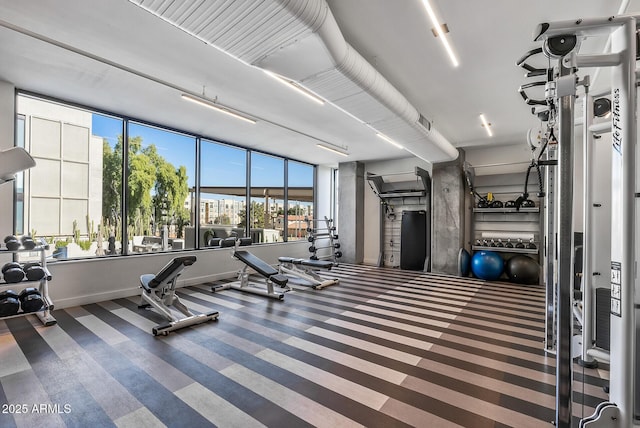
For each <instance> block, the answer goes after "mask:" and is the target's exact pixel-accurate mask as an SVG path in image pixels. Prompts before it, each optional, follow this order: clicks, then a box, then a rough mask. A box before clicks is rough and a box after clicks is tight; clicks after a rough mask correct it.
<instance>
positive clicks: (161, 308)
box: [138, 256, 219, 336]
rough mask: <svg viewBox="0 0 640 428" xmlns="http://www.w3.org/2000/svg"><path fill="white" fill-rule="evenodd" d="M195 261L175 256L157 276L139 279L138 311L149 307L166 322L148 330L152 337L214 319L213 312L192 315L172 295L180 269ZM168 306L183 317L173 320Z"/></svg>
mask: <svg viewBox="0 0 640 428" xmlns="http://www.w3.org/2000/svg"><path fill="white" fill-rule="evenodd" d="M195 262H196V256H184V257H176V258H174V259H173V260H171V261H170V262H169V263H167V264H166V265H165V267H163V268H162V270H161V271H160V272H158V273H157V274H155V275H154V274H145V275H142V276H141V277H140V288H142V295H141V296H140V305H139V306H138V308H141V309H142V308H149V307H151V308H152V309H154V310H155V311H156V312H158V313H159V314H160V315H162V316H163V317H165V318H166V319H167V320H168V322H166V323H164V324H160V325H157V326H155V327H154V328H153V329H152V330H151V331H152V333H153V335H154V336H157V335H158V334H162V335H165V336H166V335H167V334H169V332H170V331H173V330H177V329H179V328H184V327H188V326H191V325H195V324H201V323H203V322H206V321H210V320H216V319H217V318H218V315H219V314H218V312H217V311H212V312H208V313H206V314H199V315H195V314H193V313H192V312H191V311H190V310H189V309H188V308H187V307H186V306H185V305H184V304H183V303H182V302H181V301H180V298H179V297H178V296H176V294H175V289H176V280H177V279H178V277H179V276H180V274H181V273H182V271H183V270H184V269H186V268H187V267H189V266H191V265H192V264H194V263H195ZM171 306H173V308H175V309H177V310H178V311H180V312H181V313H182V314H183V315H184V317H182V318H178V317H176V316H175V315H174V313H175V312H172V311H171V308H170V307H171Z"/></svg>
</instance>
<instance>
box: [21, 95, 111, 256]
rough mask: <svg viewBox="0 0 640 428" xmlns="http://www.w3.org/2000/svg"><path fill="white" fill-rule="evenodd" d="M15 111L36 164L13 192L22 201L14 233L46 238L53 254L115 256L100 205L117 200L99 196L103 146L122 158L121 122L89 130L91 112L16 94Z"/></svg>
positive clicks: (105, 218)
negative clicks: (22, 124) (118, 137)
mask: <svg viewBox="0 0 640 428" xmlns="http://www.w3.org/2000/svg"><path fill="white" fill-rule="evenodd" d="M17 112H18V115H19V121H18V123H19V125H20V120H22V121H23V123H24V126H23V127H22V130H19V133H20V134H21V136H20V138H21V139H22V140H23V144H24V147H25V148H26V149H27V150H28V151H29V152H30V154H31V156H32V157H33V158H34V159H35V161H36V166H35V167H33V168H31V169H30V170H28V171H27V172H26V173H25V174H24V182H23V191H22V196H21V195H20V191H19V190H20V189H17V192H16V197H17V198H18V199H19V198H20V197H22V203H17V204H16V207H15V208H16V213H15V218H16V227H15V232H16V233H18V234H21V233H25V234H26V233H28V234H32V235H34V236H35V237H36V238H44V239H46V240H47V241H48V242H49V244H50V246H51V251H52V253H53V255H54V256H55V257H57V258H73V257H86V256H95V255H106V254H116V253H117V251H116V250H115V249H114V248H113V247H114V245H113V241H115V239H112V245H111V246H110V245H109V232H108V230H109V228H110V227H112V226H113V224H111V223H110V222H109V218H108V217H103V211H104V210H105V207H104V206H105V204H106V205H112V206H113V207H114V208H115V210H117V209H118V207H119V206H120V205H119V204H120V201H118V200H113V199H109V198H106V199H103V192H104V187H103V184H105V182H106V180H107V179H106V178H105V177H103V172H104V159H103V157H104V155H105V151H106V150H107V148H108V150H110V152H111V153H112V155H113V156H114V157H116V158H117V157H120V158H121V157H122V155H121V152H120V153H118V150H120V151H121V146H120V148H118V147H117V142H116V140H117V136H118V135H119V134H121V133H122V120H120V119H113V118H107V119H105V120H106V121H111V123H110V126H105V127H104V128H101V129H94V116H96V115H94V114H92V113H91V112H88V111H86V110H82V109H77V108H73V107H70V106H67V105H62V104H58V103H53V102H48V101H44V100H40V99H36V98H32V97H27V96H19V97H18V100H17ZM20 118H22V119H20ZM107 129H108V131H107ZM94 131H95V132H94ZM96 133H99V134H103V135H96ZM110 248H112V250H113V251H112V252H110V251H109V249H110Z"/></svg>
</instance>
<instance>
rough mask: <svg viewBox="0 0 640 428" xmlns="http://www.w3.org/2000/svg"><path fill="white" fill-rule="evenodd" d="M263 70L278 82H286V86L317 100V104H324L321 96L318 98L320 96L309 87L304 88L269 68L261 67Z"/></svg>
mask: <svg viewBox="0 0 640 428" xmlns="http://www.w3.org/2000/svg"><path fill="white" fill-rule="evenodd" d="M263 71H264V72H265V73H267V74H268V75H269V76H271V77H273V78H274V79H276V80H277V81H278V82H280V83H284V84H286V85H287V86H288V87H290V88H292V89H294V90H296V91H297V92H298V93H300V94H302V95H304V96H305V97H307V98H309V99H311V100H313V101H315V102H317V103H318V104H324V100H323V99H322V98H320V96H318V95H316V94H314V93H313V92H311V91H310V90H309V89H307V88H305V87H304V86H302V85H301V84H299V83H298V82H295V81H293V80H291V79H287V78H286V77H283V76H280V75H279V74H276V73H274V72H271V71H269V70H264V69H263Z"/></svg>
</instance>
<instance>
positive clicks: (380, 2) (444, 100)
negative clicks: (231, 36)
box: [0, 0, 640, 165]
mask: <svg viewBox="0 0 640 428" xmlns="http://www.w3.org/2000/svg"><path fill="white" fill-rule="evenodd" d="M157 1H164V3H171V2H172V1H173V0H157ZM235 2H236V3H239V4H241V6H242V7H249V6H250V5H252V4H256V3H262V1H260V0H253V1H251V0H243V1H241V0H235ZM327 3H328V5H329V8H330V11H331V13H332V14H333V16H334V17H335V20H336V22H337V24H338V26H339V28H340V30H341V32H342V35H343V36H344V39H345V40H346V42H347V43H348V44H349V45H351V46H352V47H353V48H354V49H355V50H356V51H357V52H358V53H359V54H360V55H361V56H362V57H364V59H366V60H367V61H368V62H369V63H370V64H371V65H372V66H373V67H374V68H375V69H376V70H377V71H378V72H379V73H380V74H381V75H382V76H384V78H385V79H386V80H387V81H388V82H390V83H391V85H393V86H394V87H395V88H396V89H397V90H398V91H399V92H400V93H401V94H402V95H404V97H405V98H406V99H407V100H408V101H409V103H410V104H411V105H412V106H413V107H415V109H416V110H417V111H418V112H419V113H421V114H422V115H423V116H424V117H425V118H427V119H428V120H429V121H430V122H431V125H432V127H433V128H435V129H437V131H438V132H439V133H440V134H442V136H443V137H444V138H445V139H446V140H448V141H449V142H450V143H451V144H453V146H455V147H471V146H473V147H491V146H497V145H504V144H520V143H522V144H524V141H525V135H526V130H527V129H528V128H530V127H532V126H536V125H537V121H536V119H535V118H534V117H533V116H532V115H531V114H530V112H529V107H527V106H526V105H525V104H524V102H523V101H522V99H521V98H520V96H519V94H518V93H517V89H518V87H519V85H521V84H522V83H525V82H526V80H525V79H524V77H523V76H524V71H523V70H522V69H520V68H518V67H516V66H515V62H516V60H517V59H518V58H519V57H521V56H522V55H523V54H524V53H525V52H526V51H528V50H529V49H532V48H534V47H537V46H538V45H537V44H535V43H533V42H532V40H531V39H532V34H533V31H534V29H535V26H536V25H537V24H538V23H540V22H545V21H556V20H564V19H575V18H587V17H597V16H609V15H616V14H618V10H619V8H620V7H621V5H622V7H624V8H625V9H626V11H627V13H634V12H640V0H631V1H630V2H627V1H625V0H622V1H621V2H620V1H617V0H616V1H606V2H605V1H601V0H563V1H558V0H536V1H534V2H515V1H513V0H477V1H462V0H432V3H433V4H434V7H435V8H436V11H437V13H438V14H439V16H440V17H441V19H442V20H443V21H444V22H446V23H447V25H448V27H449V30H450V33H449V35H448V37H449V39H450V41H451V43H452V45H453V47H454V49H455V51H456V53H457V55H458V58H459V60H460V66H458V67H457V68H454V67H452V66H451V64H450V62H449V60H448V58H447V56H446V54H445V52H444V50H443V49H442V47H441V45H440V44H439V41H438V40H437V39H436V38H435V37H434V36H433V35H432V33H431V24H430V23H429V21H428V17H427V15H426V13H425V11H424V8H423V6H422V2H421V1H420V0H403V1H402V2H397V1H393V2H392V1H388V0H327ZM605 42H606V40H604V39H590V40H585V41H584V42H583V44H582V48H581V49H582V50H581V52H590V53H596V52H602V51H603V49H604V46H605ZM0 57H1V58H2V61H0V79H2V80H6V81H8V82H11V83H13V84H14V85H15V86H16V87H17V88H19V89H23V90H27V91H31V92H35V93H40V94H44V95H47V96H50V97H54V98H59V99H61V100H65V101H69V102H73V103H77V104H81V105H86V106H90V107H92V108H97V109H100V110H104V111H107V112H114V113H117V114H122V115H126V116H130V117H133V118H137V119H141V120H145V121H149V122H153V123H158V124H162V125H166V126H169V127H172V128H175V129H180V130H183V131H186V132H191V133H197V134H199V135H203V136H207V137H209V138H212V139H216V140H219V141H224V142H229V143H233V144H238V145H241V146H245V147H250V148H254V149H257V150H262V151H266V152H269V153H273V154H278V155H283V156H287V157H290V158H293V159H297V160H301V161H306V162H310V163H314V164H326V165H336V164H337V163H338V162H344V161H355V160H361V161H368V160H381V159H393V158H402V157H408V156H411V153H409V152H407V151H405V150H402V149H398V148H396V147H394V146H392V145H390V144H388V143H387V142H385V141H383V140H381V139H380V138H377V137H376V135H375V131H373V130H372V129H371V128H370V127H368V126H366V125H365V124H363V123H362V121H361V120H357V119H356V118H354V117H352V116H351V115H349V114H347V113H345V111H344V110H342V109H340V108H338V107H337V106H336V105H333V104H331V103H326V104H324V105H319V104H317V103H314V102H312V101H310V100H309V99H307V98H306V97H303V96H301V95H300V94H298V93H297V92H295V91H293V90H291V89H290V88H289V87H287V86H286V85H283V84H282V83H280V82H278V81H276V80H275V79H273V78H271V77H269V76H268V75H266V74H265V73H263V72H262V70H260V69H259V68H257V67H254V66H251V65H248V64H247V63H245V62H243V61H241V60H238V59H237V58H234V57H232V56H230V55H228V54H227V53H225V52H223V51H221V50H219V49H217V48H216V47H214V46H211V45H208V44H206V43H203V42H202V41H201V40H199V39H197V38H195V37H193V36H192V35H190V34H188V33H187V32H185V31H182V30H180V29H179V28H176V27H175V26H173V25H171V24H170V23H168V22H166V21H164V20H162V19H160V18H158V17H157V16H155V15H153V14H151V13H149V12H147V11H146V10H144V9H143V8H141V7H139V6H137V5H136V4H134V3H132V2H130V1H127V0H110V1H108V2H106V1H101V0H65V2H64V7H61V5H60V2H59V1H56V0H30V1H22V2H17V1H15V0H0ZM299 60H300V62H301V64H306V63H309V61H313V60H314V58H310V57H309V56H308V55H307V56H305V54H304V52H303V53H301V54H300V57H299ZM606 84H607V83H606V82H605V81H604V78H599V79H598V81H597V82H596V85H600V86H603V87H604V86H606ZM183 92H189V93H192V94H201V95H202V94H203V95H204V96H205V97H206V98H208V99H215V100H216V101H218V102H220V103H223V104H225V105H227V106H229V107H232V108H234V109H236V110H239V111H242V112H245V113H247V114H249V115H251V116H252V117H254V118H256V119H257V122H256V123H255V124H248V123H246V122H243V121H239V120H236V119H234V118H230V117H228V116H226V115H223V114H220V113H218V112H215V111H212V110H209V109H206V108H203V107H201V106H198V105H196V104H192V103H188V102H185V101H184V100H183V99H181V97H180V95H181V93H183ZM533 95H541V94H540V93H539V94H535V93H534V94H533ZM480 113H484V115H485V116H486V117H487V119H488V121H489V122H491V123H492V129H493V131H494V137H492V138H490V137H488V136H487V135H486V133H485V131H484V129H483V127H482V126H481V124H480V120H479V114H480ZM359 119H361V118H359ZM317 143H323V144H325V145H330V146H333V147H336V148H338V149H340V150H341V151H344V152H346V153H348V156H346V157H343V156H340V155H337V154H334V153H331V152H328V151H325V150H322V149H321V148H319V147H318V146H317ZM436 160H438V159H436Z"/></svg>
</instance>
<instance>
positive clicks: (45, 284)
mask: <svg viewBox="0 0 640 428" xmlns="http://www.w3.org/2000/svg"><path fill="white" fill-rule="evenodd" d="M48 247H49V246H48V245H37V246H36V247H35V248H33V249H30V250H27V249H19V250H15V251H12V250H7V249H2V250H0V255H2V254H13V255H14V259H15V255H16V254H17V253H30V252H39V253H40V265H41V266H42V269H44V272H45V275H44V278H42V279H39V280H37V281H29V280H27V279H24V280H22V281H20V282H6V281H5V280H4V278H3V279H2V281H0V291H2V290H5V289H9V288H14V289H23V288H26V287H27V286H29V285H31V286H33V284H34V283H39V286H38V290H39V291H40V295H41V296H42V301H43V302H44V306H43V308H42V309H40V310H39V311H36V312H18V313H17V314H16V315H9V316H6V317H2V318H0V320H6V319H9V318H17V317H22V316H25V315H36V316H37V317H38V318H39V319H40V321H41V322H42V324H43V325H45V326H52V325H54V324H56V323H57V321H56V319H55V318H54V317H53V316H52V315H51V311H52V310H53V308H54V306H53V302H52V300H51V297H49V281H51V279H52V277H51V272H49V269H47V257H46V252H45V251H46V250H47V249H48Z"/></svg>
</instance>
